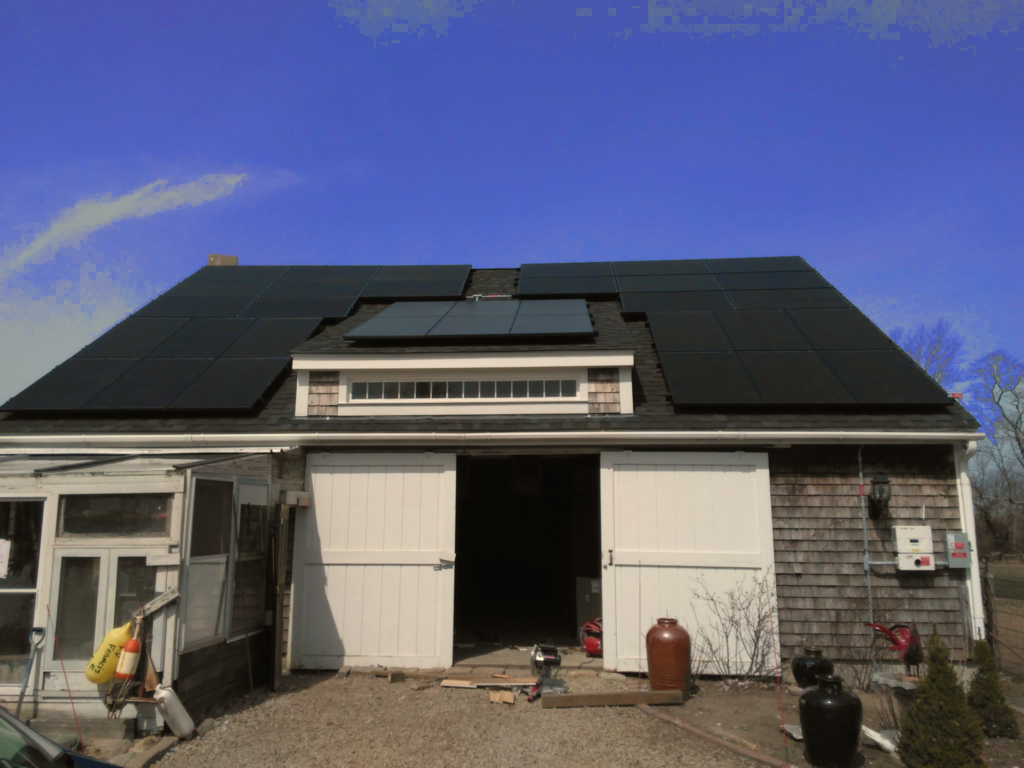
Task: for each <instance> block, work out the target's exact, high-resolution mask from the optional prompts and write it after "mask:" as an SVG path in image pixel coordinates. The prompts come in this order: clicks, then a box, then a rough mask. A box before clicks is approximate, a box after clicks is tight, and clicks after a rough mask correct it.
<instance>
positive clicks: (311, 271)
mask: <svg viewBox="0 0 1024 768" xmlns="http://www.w3.org/2000/svg"><path fill="white" fill-rule="evenodd" d="M379 269H380V267H376V266H360V265H346V264H342V265H337V266H335V265H326V264H324V265H312V266H304V267H292V268H291V269H289V270H288V271H287V272H285V273H284V274H283V275H281V280H280V282H282V283H291V282H304V281H306V280H331V281H335V280H356V281H359V282H363V283H365V282H366V281H368V280H369V279H370V278H371V277H373V276H374V275H375V274H377V271H378V270H379Z"/></svg>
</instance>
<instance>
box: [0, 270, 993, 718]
mask: <svg viewBox="0 0 1024 768" xmlns="http://www.w3.org/2000/svg"><path fill="white" fill-rule="evenodd" d="M0 410H2V413H0V543H2V542H4V541H6V542H7V544H6V545H5V546H6V547H7V548H8V549H9V551H10V555H9V558H8V559H9V562H7V563H6V564H5V567H4V569H2V571H0V615H2V616H3V617H4V618H3V627H2V629H0V700H5V701H8V700H10V699H11V697H12V696H15V695H16V693H17V690H18V689H19V688H20V683H21V680H22V677H23V676H24V673H25V662H26V660H27V658H28V657H29V655H30V653H31V651H32V648H31V646H30V643H29V641H28V638H29V631H30V629H31V628H32V627H45V628H46V629H47V631H46V633H45V639H44V641H43V645H42V646H41V648H40V651H39V656H40V658H41V662H40V663H39V664H37V665H36V666H35V667H34V669H33V672H32V676H31V680H30V686H29V699H30V704H31V706H33V707H34V708H35V712H36V713H37V715H38V713H40V712H45V711H46V708H47V707H57V708H59V707H60V706H62V705H63V703H64V702H65V701H66V699H67V696H68V693H69V691H70V692H71V693H72V694H73V695H74V696H75V698H76V700H79V701H81V703H82V706H92V707H93V708H94V710H95V711H96V712H100V711H101V708H102V707H103V706H104V701H103V699H104V694H105V693H106V689H105V687H104V686H103V685H99V686H98V685H95V684H92V683H89V682H88V680H86V679H85V677H84V675H83V674H82V670H83V665H84V664H85V663H86V661H87V660H88V657H89V656H91V654H92V650H93V649H94V648H95V646H96V645H97V644H98V643H99V641H100V640H101V639H102V637H103V635H104V634H105V633H106V632H107V631H108V630H109V629H110V628H112V627H114V626H117V625H118V624H119V623H122V622H123V621H124V617H125V616H126V615H130V612H131V610H134V609H135V608H137V607H138V605H140V604H143V603H145V602H147V601H148V600H151V599H152V598H153V597H155V596H158V595H160V594H162V593H166V592H167V591H169V590H172V589H173V590H177V593H178V595H177V598H176V599H175V600H173V601H171V602H170V603H168V605H167V606H166V607H164V608H162V609H161V610H160V611H158V612H156V613H154V615H153V618H152V619H151V620H150V621H149V622H148V623H147V635H146V641H147V644H148V646H149V649H150V656H151V657H152V662H153V666H154V667H155V669H156V671H157V672H158V674H159V676H160V677H161V679H162V681H163V682H164V683H165V684H168V685H174V686H175V688H176V689H177V691H178V693H179V696H180V697H181V698H182V700H183V701H184V702H185V704H186V706H187V707H190V708H192V709H194V710H196V711H199V710H202V709H205V708H208V707H210V706H212V705H214V704H216V703H218V702H221V701H224V700H225V699H227V698H230V697H232V696H236V695H238V694H240V693H244V692H247V691H248V690H250V689H251V688H252V687H253V686H257V685H261V684H263V683H266V682H272V681H273V680H274V679H275V676H277V675H280V674H281V673H282V670H284V671H287V670H289V669H337V668H340V667H342V666H354V665H384V666H401V667H421V668H422V667H448V666H451V665H452V664H453V663H454V662H457V661H460V660H464V659H465V658H466V657H467V656H472V655H473V654H475V653H478V652H482V651H481V650H480V649H485V648H487V647H488V646H491V647H493V646H495V645H497V646H500V647H508V646H517V645H525V644H532V643H534V642H538V641H543V640H552V641H554V642H556V643H559V644H564V645H568V644H575V643H576V640H575V638H576V637H577V632H578V629H579V626H580V624H581V623H582V621H583V620H585V618H592V617H593V616H594V615H600V616H602V617H603V625H604V656H603V659H602V661H601V663H602V664H603V666H604V667H605V668H606V669H612V670H619V671H637V670H642V669H644V668H645V665H646V660H645V649H644V647H643V642H642V634H643V632H644V631H645V630H646V628H647V627H649V626H650V625H651V624H652V622H653V621H654V620H655V619H656V618H658V617H659V616H666V615H668V616H674V617H677V618H679V619H680V621H681V622H682V623H683V624H684V625H685V626H687V627H689V628H690V629H691V632H692V633H697V632H700V631H702V639H703V641H704V643H703V644H702V645H700V648H701V649H702V650H700V651H699V653H704V654H706V655H708V656H711V657H713V658H703V659H698V661H699V662H701V663H704V664H712V665H717V669H726V670H729V669H731V670H736V671H739V670H742V669H744V668H745V666H746V665H748V664H749V662H750V653H751V652H750V650H749V649H748V648H746V647H745V646H744V645H743V643H742V642H737V641H736V638H729V637H726V636H723V633H722V631H721V622H720V621H718V620H716V615H717V614H716V611H721V610H722V607H723V606H726V605H728V604H729V601H730V600H732V601H733V603H735V602H736V601H737V600H739V599H740V598H743V596H744V595H748V594H750V592H749V590H757V589H759V590H761V592H760V597H758V599H759V600H760V601H761V603H760V604H761V605H767V606H768V607H769V609H770V610H769V611H768V612H767V613H766V614H765V613H763V612H762V618H765V619H767V621H768V626H767V628H766V630H765V631H766V632H767V637H769V638H770V641H771V642H769V643H768V644H767V645H766V646H763V647H765V648H767V649H768V651H770V653H771V656H772V659H773V662H772V663H773V664H774V663H776V662H777V661H778V660H783V661H784V660H786V659H788V658H790V657H791V656H793V655H794V654H795V653H797V652H799V650H800V648H801V647H802V646H803V645H806V644H813V645H819V646H822V647H824V649H825V652H826V653H827V654H828V655H830V656H831V657H832V658H834V659H837V660H846V661H849V662H866V661H868V660H869V659H870V658H871V656H872V654H874V653H875V650H873V647H874V646H873V645H872V642H871V632H870V630H868V629H866V628H865V627H864V623H865V622H867V621H869V620H871V619H874V620H877V621H880V622H883V623H890V622H896V621H899V622H905V623H910V622H918V623H919V624H921V625H923V626H927V627H929V628H930V627H931V625H932V624H934V625H935V626H936V627H937V628H938V630H939V631H940V633H941V634H942V635H943V637H944V638H945V639H946V641H947V642H948V643H949V644H950V645H951V646H952V648H953V650H954V654H955V655H956V656H958V657H961V658H963V657H964V656H965V655H966V654H967V653H968V652H969V651H968V649H969V642H970V640H971V639H972V638H977V637H981V636H983V633H984V622H983V618H982V616H983V612H982V605H981V594H980V580H979V573H978V567H977V561H976V558H975V556H974V544H975V531H974V512H973V507H972V503H971V492H970V485H969V480H968V476H967V460H968V459H969V458H970V456H971V455H972V454H973V452H974V451H975V449H976V446H977V441H978V440H980V439H982V437H983V436H982V435H981V434H980V433H979V431H978V424H977V422H976V421H975V420H974V419H973V418H972V417H971V416H970V414H969V413H968V412H967V411H966V410H965V409H964V408H963V407H962V405H961V404H960V403H959V401H958V400H957V399H955V398H953V397H951V396H950V394H948V393H946V392H945V391H943V390H942V389H941V388H940V387H939V386H938V385H937V384H935V383H934V381H932V380H931V378H930V377H929V376H928V375H927V374H926V373H924V371H922V370H921V369H920V368H919V367H918V366H917V365H916V364H915V363H914V362H913V361H912V360H911V359H910V358H909V357H908V356H907V355H905V354H904V353H903V352H902V351H901V350H900V349H899V348H898V347H896V345H895V344H893V342H892V341H891V340H890V339H889V338H888V337H887V336H886V335H885V334H884V333H883V332H882V331H880V330H879V329H878V328H877V327H876V326H875V325H874V324H873V323H872V322H871V321H870V320H869V319H868V318H867V317H866V316H865V315H864V314H863V313H862V312H861V311H860V310H858V309H857V308H856V307H855V306H853V304H852V303H851V302H850V301H849V300H848V299H847V298H846V297H845V296H843V295H842V294H841V293H840V292H839V291H838V290H836V289H835V288H834V287H833V286H832V285H831V284H830V283H829V282H828V281H827V279H826V278H825V277H824V276H823V275H821V274H820V273H819V272H818V271H817V270H815V269H814V268H813V267H812V266H811V265H810V264H809V263H808V262H807V261H805V260H804V259H803V258H800V257H795V256H787V257H767V258H738V259H708V260H704V259H693V260H665V261H648V262H640V261H621V262H589V263H570V264H524V265H522V266H521V267H520V268H518V269H474V268H472V267H470V266H468V265H437V266H383V267H378V266H302V265H299V266H238V265H237V260H236V259H233V258H230V257H215V256H211V257H210V264H208V265H207V266H204V267H202V268H201V269H199V270H198V271H197V272H196V273H194V274H193V275H190V276H189V277H187V278H186V279H185V280H183V281H182V282H180V283H179V284H177V285H176V286H174V287H173V288H171V289H170V290H169V291H167V292H166V293H164V294H163V295H161V296H159V297H157V298H156V299H154V300H153V301H152V302H150V303H149V304H147V305H146V306H144V307H142V308H140V309H139V310H138V311H137V312H136V313H134V314H133V315H131V316H130V317H128V318H127V319H125V320H124V321H123V322H121V323H120V324H118V325H117V326H115V327H114V328H112V329H111V330H110V331H108V332H107V333H106V334H104V335H103V336H101V337H100V338H99V339H97V340H96V341H94V342H93V343H91V344H90V345H88V346H87V347H85V348H84V349H82V350H81V351H80V352H79V353H78V354H76V355H75V356H73V357H72V358H70V359H69V360H67V361H65V362H63V363H62V364H61V365H59V366H57V367H56V368H55V369H54V370H53V371H51V372H50V373H48V374H47V375H46V376H44V377H43V378H41V379H40V380H39V381H37V382H36V383H34V384H32V385H31V386H29V387H28V388H27V389H26V390H24V391H23V392H21V393H20V394H18V395H16V396H15V397H14V398H12V399H11V400H9V401H8V402H7V403H6V404H4V405H3V407H2V409H0ZM58 647H60V648H61V649H63V650H62V652H61V653H58ZM698 655H699V654H698ZM709 669H710V668H709ZM133 706H135V708H136V710H135V715H136V716H137V718H138V719H139V720H140V722H141V721H146V720H147V719H148V718H151V717H152V716H153V715H152V712H150V711H149V710H148V709H147V705H146V704H145V702H141V701H140V702H136V704H134V705H133Z"/></svg>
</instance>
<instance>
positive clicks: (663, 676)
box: [647, 619, 690, 696]
mask: <svg viewBox="0 0 1024 768" xmlns="http://www.w3.org/2000/svg"><path fill="white" fill-rule="evenodd" d="M647 664H648V670H647V672H648V674H649V675H650V678H651V688H653V689H655V690H658V691H682V692H683V695H684V696H685V695H686V693H687V691H688V690H689V689H690V633H689V632H687V631H686V630H685V629H683V628H682V627H680V626H679V622H677V621H676V620H675V619H658V623H657V624H656V625H654V626H653V627H651V628H650V629H649V630H648V631H647Z"/></svg>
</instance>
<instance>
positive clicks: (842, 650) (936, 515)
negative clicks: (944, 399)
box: [769, 445, 967, 660]
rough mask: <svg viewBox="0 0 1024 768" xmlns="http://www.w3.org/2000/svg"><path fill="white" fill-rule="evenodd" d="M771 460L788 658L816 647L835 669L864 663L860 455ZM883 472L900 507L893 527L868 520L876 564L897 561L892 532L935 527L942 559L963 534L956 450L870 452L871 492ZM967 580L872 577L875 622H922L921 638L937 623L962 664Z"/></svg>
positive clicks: (884, 570) (846, 450) (838, 452)
mask: <svg viewBox="0 0 1024 768" xmlns="http://www.w3.org/2000/svg"><path fill="white" fill-rule="evenodd" d="M769 457H770V458H769V462H770V476H771V496H772V523H773V528H774V538H775V563H776V572H777V580H778V596H779V628H780V632H781V640H782V655H783V657H785V658H790V657H792V656H793V655H794V654H795V653H798V652H799V649H800V646H801V645H804V644H813V645H820V646H822V647H823V648H824V649H825V654H826V655H827V656H829V657H830V658H833V659H836V660H842V659H865V658H867V657H868V648H869V644H870V641H871V633H870V630H869V629H868V628H867V627H865V626H863V623H864V622H865V621H867V586H866V581H865V576H864V565H863V563H864V544H863V529H862V526H861V516H860V499H859V491H858V477H857V447H856V446H853V445H850V446H824V445H821V446H814V445H811V446H800V447H794V448H791V449H786V450H772V451H770V452H769ZM876 471H881V472H883V473H884V474H886V475H888V476H889V480H890V482H891V484H892V500H891V502H890V504H889V515H890V517H889V518H887V519H882V520H877V521H876V520H871V519H870V518H869V519H868V541H869V546H870V551H871V559H872V560H873V561H883V560H884V561H892V560H895V559H896V555H895V545H894V544H893V543H892V526H893V525H930V526H932V534H933V538H934V542H933V543H934V547H935V553H936V557H937V558H938V559H944V557H943V552H944V549H943V538H942V536H943V533H944V532H945V531H946V530H955V531H959V530H961V526H960V511H959V505H958V499H957V484H956V475H955V470H954V464H953V455H952V449H951V448H948V447H943V446H865V448H864V478H865V492H868V491H870V481H871V477H872V476H873V475H874V474H875V473H876ZM922 505H923V506H924V515H925V520H922V519H921V507H922ZM799 571H802V575H801V574H799V573H798V572H799ZM965 575H966V571H949V570H947V569H944V568H939V569H937V570H935V571H934V572H928V573H901V572H900V571H897V570H896V568H895V567H894V566H878V567H875V568H873V569H872V592H873V595H874V606H875V621H876V622H878V623H885V624H893V623H897V622H899V623H906V624H910V623H911V622H914V621H916V622H917V623H918V630H919V632H920V633H921V635H922V636H923V637H927V635H928V634H930V633H931V630H932V624H933V623H934V624H936V625H937V626H938V630H939V634H940V635H941V636H942V639H943V640H944V641H945V642H946V643H947V644H948V645H949V646H950V647H951V648H953V651H954V655H955V656H956V657H962V654H963V649H964V633H965V628H964V623H963V616H964V613H963V612H964V611H966V606H967V597H966V593H965V592H964V591H963V587H964V577H965ZM887 647H888V644H887V643H886V644H883V643H881V642H879V643H878V644H877V648H879V652H878V653H879V658H880V659H888V658H890V657H891V658H893V659H895V652H893V651H889V650H886V649H887Z"/></svg>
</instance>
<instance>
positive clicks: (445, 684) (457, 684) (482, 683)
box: [441, 677, 537, 688]
mask: <svg viewBox="0 0 1024 768" xmlns="http://www.w3.org/2000/svg"><path fill="white" fill-rule="evenodd" d="M536 684H537V678H536V677H512V678H509V679H508V680H495V679H494V678H490V677H485V678H472V679H470V680H458V679H455V678H451V677H446V678H445V679H444V680H442V681H441V687H442V688H523V687H529V686H534V685H536Z"/></svg>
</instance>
